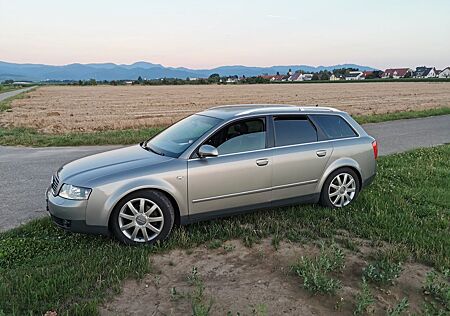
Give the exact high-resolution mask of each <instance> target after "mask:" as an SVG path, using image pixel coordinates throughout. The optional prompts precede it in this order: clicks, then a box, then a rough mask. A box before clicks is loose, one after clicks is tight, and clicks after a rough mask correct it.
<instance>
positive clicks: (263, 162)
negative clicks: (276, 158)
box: [256, 158, 269, 167]
mask: <svg viewBox="0 0 450 316" xmlns="http://www.w3.org/2000/svg"><path fill="white" fill-rule="evenodd" d="M268 163H269V159H267V158H263V159H258V160H256V164H257V165H258V166H260V167H262V166H265V165H267V164H268Z"/></svg>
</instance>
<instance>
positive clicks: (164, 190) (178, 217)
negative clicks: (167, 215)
mask: <svg viewBox="0 0 450 316" xmlns="http://www.w3.org/2000/svg"><path fill="white" fill-rule="evenodd" d="M149 190H152V191H157V192H160V193H162V194H164V195H165V196H166V197H167V198H168V199H169V201H170V203H171V204H172V206H173V209H174V215H175V218H174V224H175V225H180V222H181V212H180V205H179V202H178V201H177V199H176V198H175V197H174V195H173V194H172V193H171V192H169V190H167V188H164V187H160V186H154V185H148V186H140V187H136V188H134V189H130V190H127V191H125V192H123V193H122V194H120V196H118V197H116V198H114V201H111V200H110V201H108V202H109V203H107V204H106V205H107V206H106V208H107V210H108V211H107V225H108V228H109V229H110V225H111V213H112V212H113V210H114V209H115V208H116V206H117V205H118V204H119V203H120V202H122V201H123V200H124V199H126V198H127V197H128V196H129V195H130V194H134V193H136V192H139V191H149Z"/></svg>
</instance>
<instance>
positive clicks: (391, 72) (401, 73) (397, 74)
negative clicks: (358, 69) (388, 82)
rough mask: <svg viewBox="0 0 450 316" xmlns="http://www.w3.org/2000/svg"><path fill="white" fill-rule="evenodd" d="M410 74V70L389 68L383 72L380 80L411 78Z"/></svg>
mask: <svg viewBox="0 0 450 316" xmlns="http://www.w3.org/2000/svg"><path fill="white" fill-rule="evenodd" d="M412 72H413V71H412V69H411V68H389V69H386V70H385V71H384V72H383V75H382V76H381V78H383V79H388V78H392V79H400V78H405V77H409V76H411V75H412Z"/></svg>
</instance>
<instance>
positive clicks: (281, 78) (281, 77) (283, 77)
mask: <svg viewBox="0 0 450 316" xmlns="http://www.w3.org/2000/svg"><path fill="white" fill-rule="evenodd" d="M288 78H289V76H287V75H275V76H273V77H272V78H271V79H270V81H286V80H288Z"/></svg>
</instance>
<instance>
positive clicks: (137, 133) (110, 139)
mask: <svg viewBox="0 0 450 316" xmlns="http://www.w3.org/2000/svg"><path fill="white" fill-rule="evenodd" d="M161 130H162V128H145V129H127V130H117V131H99V132H91V133H67V134H60V135H56V134H44V133H39V132H37V131H36V130H34V129H30V128H0V145H4V146H33V147H49V146H82V145H84V146H89V145H125V144H137V143H139V142H142V141H143V140H147V139H149V138H151V137H153V136H154V135H156V134H157V133H159V132H160V131H161Z"/></svg>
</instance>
